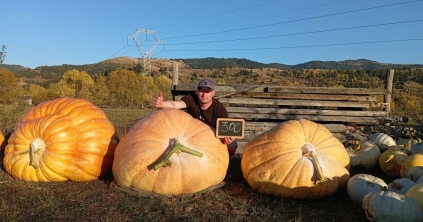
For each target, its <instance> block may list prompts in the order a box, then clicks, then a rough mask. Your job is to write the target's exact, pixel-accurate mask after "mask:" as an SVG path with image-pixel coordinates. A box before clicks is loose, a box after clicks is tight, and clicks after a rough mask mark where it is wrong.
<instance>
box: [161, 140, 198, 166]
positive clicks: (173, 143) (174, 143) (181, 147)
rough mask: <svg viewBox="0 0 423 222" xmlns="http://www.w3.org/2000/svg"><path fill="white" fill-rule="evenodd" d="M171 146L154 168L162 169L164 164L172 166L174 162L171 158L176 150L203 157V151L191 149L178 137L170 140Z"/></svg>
mask: <svg viewBox="0 0 423 222" xmlns="http://www.w3.org/2000/svg"><path fill="white" fill-rule="evenodd" d="M169 145H170V147H172V149H171V150H170V151H169V153H168V154H167V155H166V156H165V157H164V158H163V159H162V160H161V161H160V162H159V163H158V164H156V165H155V166H154V170H155V171H156V170H158V169H160V167H162V166H171V165H172V162H170V160H169V158H170V157H171V156H172V155H173V154H174V153H175V152H178V153H179V152H186V153H189V154H191V155H194V156H198V157H203V153H200V152H198V151H195V150H193V149H190V148H188V147H186V146H184V145H182V144H180V143H179V140H178V138H174V139H171V140H170V142H169Z"/></svg>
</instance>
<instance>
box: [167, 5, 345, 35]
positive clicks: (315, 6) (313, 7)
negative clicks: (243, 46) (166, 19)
mask: <svg viewBox="0 0 423 222" xmlns="http://www.w3.org/2000/svg"><path fill="white" fill-rule="evenodd" d="M346 1H349V0H342V1H337V2H330V3H325V4H320V5H314V6H310V7H305V8H300V9H294V10H288V11H283V12H279V13H274V14H269V15H262V16H257V17H253V18H248V19H241V20H236V21H232V22H225V25H227V24H232V23H237V22H244V21H248V20H255V19H260V18H265V17H271V16H275V15H280V14H286V13H291V12H299V11H304V10H308V9H315V8H319V7H322V6H327V5H333V4H338V3H341V2H346ZM249 8H250V7H249ZM235 11H239V10H235ZM223 14H226V13H223ZM193 21H198V19H195V20H193ZM218 25H222V23H218V24H213V25H207V26H199V27H194V28H189V29H180V30H176V31H169V32H179V31H186V30H193V29H199V28H206V27H212V26H218ZM169 32H161V34H163V33H169Z"/></svg>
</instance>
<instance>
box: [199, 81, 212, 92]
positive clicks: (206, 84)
mask: <svg viewBox="0 0 423 222" xmlns="http://www.w3.org/2000/svg"><path fill="white" fill-rule="evenodd" d="M197 89H198V91H201V90H202V89H207V90H208V91H213V90H214V84H213V82H212V81H210V80H208V79H202V80H200V82H198V86H197Z"/></svg>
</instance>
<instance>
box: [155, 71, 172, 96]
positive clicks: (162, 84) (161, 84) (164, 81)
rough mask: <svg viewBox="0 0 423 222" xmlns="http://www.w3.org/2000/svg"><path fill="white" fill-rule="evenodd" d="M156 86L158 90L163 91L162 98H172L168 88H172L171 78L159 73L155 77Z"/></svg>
mask: <svg viewBox="0 0 423 222" xmlns="http://www.w3.org/2000/svg"><path fill="white" fill-rule="evenodd" d="M156 86H157V88H158V91H159V92H163V98H164V99H165V100H170V99H172V94H171V92H170V90H171V89H172V80H171V79H169V78H167V76H165V75H160V76H159V77H158V78H157V79H156Z"/></svg>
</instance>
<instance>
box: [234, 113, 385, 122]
mask: <svg viewBox="0 0 423 222" xmlns="http://www.w3.org/2000/svg"><path fill="white" fill-rule="evenodd" d="M229 117H230V118H244V119H264V120H291V119H301V118H302V119H308V120H311V121H316V122H347V123H378V122H379V121H380V120H381V119H382V118H377V117H350V116H314V115H285V114H252V113H251V114H249V113H229Z"/></svg>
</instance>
